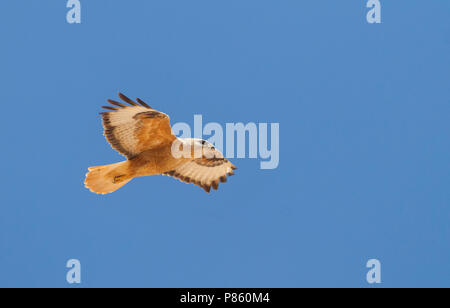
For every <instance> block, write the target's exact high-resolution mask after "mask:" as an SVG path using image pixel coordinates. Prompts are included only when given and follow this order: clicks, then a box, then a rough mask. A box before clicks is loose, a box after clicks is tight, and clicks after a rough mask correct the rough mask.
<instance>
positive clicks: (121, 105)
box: [108, 99, 127, 108]
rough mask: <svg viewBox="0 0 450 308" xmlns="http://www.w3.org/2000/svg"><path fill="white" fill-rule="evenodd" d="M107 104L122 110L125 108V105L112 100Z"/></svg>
mask: <svg viewBox="0 0 450 308" xmlns="http://www.w3.org/2000/svg"><path fill="white" fill-rule="evenodd" d="M108 103H110V104H113V105H116V106H118V107H122V108H125V107H127V105H124V104H122V103H119V102H116V101H113V100H112V99H108Z"/></svg>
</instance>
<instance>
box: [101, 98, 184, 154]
mask: <svg viewBox="0 0 450 308" xmlns="http://www.w3.org/2000/svg"><path fill="white" fill-rule="evenodd" d="M119 97H120V98H121V99H122V100H123V101H124V102H126V103H128V105H126V104H123V103H119V102H116V101H113V100H108V102H109V103H111V104H112V105H114V106H115V107H112V106H103V108H105V109H108V110H111V111H109V112H102V113H100V114H101V115H102V117H103V127H104V129H105V131H104V134H105V137H106V139H107V140H108V142H109V143H110V144H111V146H112V147H113V148H114V149H115V150H117V151H118V152H119V153H120V154H122V155H124V156H126V157H127V158H128V159H131V158H133V157H135V156H136V155H138V154H140V153H142V152H143V151H145V150H149V149H152V148H155V147H159V146H161V145H164V144H170V143H172V142H173V141H174V140H175V139H176V137H175V135H174V134H173V132H172V128H171V127H170V121H169V117H168V116H167V115H166V114H164V113H162V112H159V111H157V110H155V109H153V108H151V107H150V106H149V105H147V104H146V103H144V102H143V101H142V100H140V99H139V98H138V99H137V102H138V103H139V104H138V103H136V102H134V101H132V100H131V99H129V98H128V97H126V96H125V95H123V94H121V93H119Z"/></svg>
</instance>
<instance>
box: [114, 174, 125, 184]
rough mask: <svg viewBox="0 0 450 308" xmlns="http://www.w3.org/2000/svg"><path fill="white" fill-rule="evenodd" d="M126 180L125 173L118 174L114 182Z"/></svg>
mask: <svg viewBox="0 0 450 308" xmlns="http://www.w3.org/2000/svg"><path fill="white" fill-rule="evenodd" d="M124 180H125V174H122V175H117V176H115V177H114V180H113V183H114V184H117V183H120V182H123V181H124Z"/></svg>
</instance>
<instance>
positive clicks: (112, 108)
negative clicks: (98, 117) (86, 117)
mask: <svg viewBox="0 0 450 308" xmlns="http://www.w3.org/2000/svg"><path fill="white" fill-rule="evenodd" d="M102 108H105V109H109V110H114V111H116V110H119V109H117V108H115V107H111V106H102Z"/></svg>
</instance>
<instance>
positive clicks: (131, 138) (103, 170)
mask: <svg viewBox="0 0 450 308" xmlns="http://www.w3.org/2000/svg"><path fill="white" fill-rule="evenodd" d="M119 97H120V98H121V99H122V100H123V101H124V102H125V103H127V104H128V105H126V104H124V103H119V102H116V101H114V100H108V102H109V103H111V104H112V105H114V106H115V107H112V106H103V108H105V109H107V110H109V111H108V112H102V113H100V114H101V115H102V122H103V127H104V129H105V130H104V135H105V137H106V140H107V141H108V142H109V144H110V145H111V146H112V147H113V148H114V149H115V150H117V151H118V152H119V153H120V154H122V155H124V156H125V157H126V158H127V160H125V161H123V162H119V163H115V164H111V165H105V166H97V167H90V168H88V169H89V172H88V173H87V174H86V180H85V182H84V183H85V186H86V187H87V188H89V189H90V190H91V191H92V192H95V193H99V194H107V193H111V192H113V191H115V190H117V189H119V188H120V187H122V186H123V185H125V184H126V183H128V182H129V181H131V180H132V179H133V178H135V177H140V176H147V175H157V174H164V175H168V176H171V177H174V178H177V179H179V180H180V181H183V182H185V183H192V184H195V185H198V186H200V187H202V188H203V189H204V190H205V191H206V192H208V193H209V192H210V190H211V187H212V188H213V189H215V190H217V189H218V187H219V183H224V182H226V181H227V175H228V176H231V175H233V174H234V172H233V170H234V169H236V167H235V166H234V165H233V164H232V163H231V162H230V161H228V160H227V159H226V158H224V157H223V155H222V153H220V152H219V151H217V150H216V149H215V148H214V147H213V146H212V145H211V144H209V143H208V142H206V141H204V140H200V139H186V138H185V139H179V138H177V137H176V136H175V135H174V134H173V132H172V128H171V127H170V122H169V116H167V115H166V114H164V113H162V112H159V111H157V110H155V109H153V108H151V107H150V106H149V105H147V104H146V103H145V102H143V101H142V100H141V99H139V98H138V99H136V101H137V102H134V101H132V100H131V99H129V98H128V97H126V96H125V95H123V94H122V93H119ZM174 143H176V146H185V147H188V149H189V150H190V154H191V156H189V155H187V156H188V157H185V156H186V155H185V156H181V157H178V156H176V155H173V153H172V148H173V145H174Z"/></svg>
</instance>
